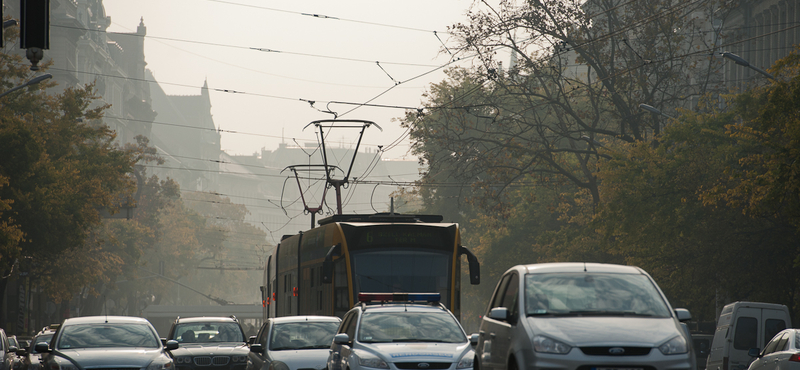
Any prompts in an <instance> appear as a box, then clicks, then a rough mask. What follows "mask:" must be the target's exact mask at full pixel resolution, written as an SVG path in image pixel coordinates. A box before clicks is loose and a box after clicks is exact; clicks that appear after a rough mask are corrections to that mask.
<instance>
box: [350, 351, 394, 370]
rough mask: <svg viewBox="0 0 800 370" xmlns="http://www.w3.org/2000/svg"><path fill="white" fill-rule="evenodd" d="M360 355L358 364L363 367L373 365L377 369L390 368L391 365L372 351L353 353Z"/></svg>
mask: <svg viewBox="0 0 800 370" xmlns="http://www.w3.org/2000/svg"><path fill="white" fill-rule="evenodd" d="M353 354H354V355H355V356H356V357H358V364H359V365H361V366H363V367H372V368H375V369H388V368H389V365H387V364H386V361H384V360H383V359H382V358H380V357H378V356H375V355H373V354H371V353H367V352H363V351H358V352H354V353H353Z"/></svg>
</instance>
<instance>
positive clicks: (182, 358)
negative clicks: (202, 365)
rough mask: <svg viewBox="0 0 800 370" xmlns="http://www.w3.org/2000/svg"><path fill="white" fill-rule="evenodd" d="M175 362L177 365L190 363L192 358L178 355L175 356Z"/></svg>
mask: <svg viewBox="0 0 800 370" xmlns="http://www.w3.org/2000/svg"><path fill="white" fill-rule="evenodd" d="M175 363H176V364H178V365H180V364H191V363H192V358H191V357H189V356H178V357H175Z"/></svg>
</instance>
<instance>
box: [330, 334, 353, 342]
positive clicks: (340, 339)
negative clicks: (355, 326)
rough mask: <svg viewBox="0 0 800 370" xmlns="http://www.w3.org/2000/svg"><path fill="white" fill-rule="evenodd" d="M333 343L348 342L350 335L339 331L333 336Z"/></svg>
mask: <svg viewBox="0 0 800 370" xmlns="http://www.w3.org/2000/svg"><path fill="white" fill-rule="evenodd" d="M333 343H334V344H350V336H349V335H347V333H339V334H336V335H335V336H334V337H333Z"/></svg>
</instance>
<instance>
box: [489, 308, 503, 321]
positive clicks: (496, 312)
mask: <svg viewBox="0 0 800 370" xmlns="http://www.w3.org/2000/svg"><path fill="white" fill-rule="evenodd" d="M489 318H490V319H495V320H503V321H506V320H508V309H507V308H505V307H495V308H492V310H491V311H489Z"/></svg>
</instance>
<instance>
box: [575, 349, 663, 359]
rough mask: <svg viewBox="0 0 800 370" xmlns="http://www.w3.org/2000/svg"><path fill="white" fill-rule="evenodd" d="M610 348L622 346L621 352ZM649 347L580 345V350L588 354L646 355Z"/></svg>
mask: <svg viewBox="0 0 800 370" xmlns="http://www.w3.org/2000/svg"><path fill="white" fill-rule="evenodd" d="M612 348H622V349H624V350H625V352H623V353H612V352H613V351H611V349H612ZM651 349H652V348H650V347H581V351H582V352H583V353H584V354H587V355H589V356H615V357H616V356H646V355H647V354H649V353H650V350H651Z"/></svg>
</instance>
